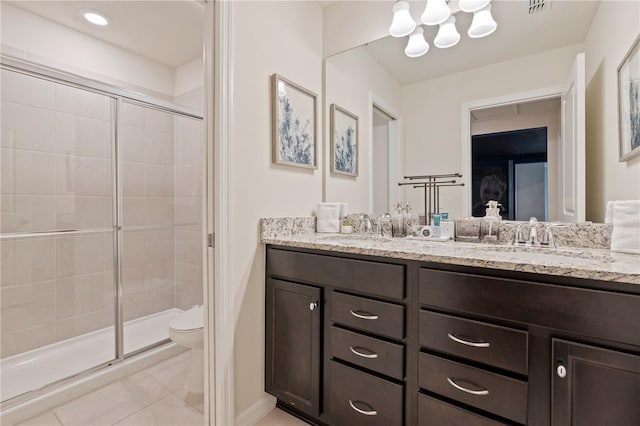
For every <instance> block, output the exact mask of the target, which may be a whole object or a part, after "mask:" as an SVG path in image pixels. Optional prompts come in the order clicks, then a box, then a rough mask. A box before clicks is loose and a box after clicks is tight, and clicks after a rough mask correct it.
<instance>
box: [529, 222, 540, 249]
mask: <svg viewBox="0 0 640 426" xmlns="http://www.w3.org/2000/svg"><path fill="white" fill-rule="evenodd" d="M537 225H538V219H536V218H535V217H532V218H530V219H529V240H528V241H527V244H531V245H535V246H537V245H539V244H540V242H538V226H537Z"/></svg>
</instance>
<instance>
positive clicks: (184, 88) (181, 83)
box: [173, 58, 204, 97]
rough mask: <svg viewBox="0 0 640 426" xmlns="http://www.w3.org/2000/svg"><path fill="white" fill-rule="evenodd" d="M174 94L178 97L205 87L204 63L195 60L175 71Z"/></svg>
mask: <svg viewBox="0 0 640 426" xmlns="http://www.w3.org/2000/svg"><path fill="white" fill-rule="evenodd" d="M173 75H174V78H173V86H174V87H173V94H174V96H176V97H178V96H180V95H183V94H185V93H187V92H190V91H192V90H194V89H199V88H201V87H203V86H204V62H203V60H202V58H195V59H194V60H192V61H190V62H187V63H186V64H183V65H181V66H179V67H178V68H176V69H174V70H173Z"/></svg>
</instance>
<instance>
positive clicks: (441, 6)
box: [422, 0, 451, 25]
mask: <svg viewBox="0 0 640 426" xmlns="http://www.w3.org/2000/svg"><path fill="white" fill-rule="evenodd" d="M449 16H451V9H449V6H447V1H446V0H427V6H426V7H425V8H424V12H423V13H422V23H423V24H425V25H438V24H441V23H443V22H444V21H446V20H447V18H448V17H449Z"/></svg>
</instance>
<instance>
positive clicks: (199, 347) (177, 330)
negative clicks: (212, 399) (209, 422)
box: [169, 305, 204, 393]
mask: <svg viewBox="0 0 640 426" xmlns="http://www.w3.org/2000/svg"><path fill="white" fill-rule="evenodd" d="M169 337H170V338H171V340H173V341H174V342H176V343H177V344H179V345H181V346H184V347H186V348H189V349H190V352H191V355H190V357H189V363H188V366H187V380H186V387H187V391H188V392H190V393H203V392H204V359H203V349H204V310H203V308H202V305H200V306H194V307H193V308H191V309H189V310H186V311H184V312H182V313H181V314H179V315H178V316H177V317H176V318H174V320H173V321H171V324H170V325H169Z"/></svg>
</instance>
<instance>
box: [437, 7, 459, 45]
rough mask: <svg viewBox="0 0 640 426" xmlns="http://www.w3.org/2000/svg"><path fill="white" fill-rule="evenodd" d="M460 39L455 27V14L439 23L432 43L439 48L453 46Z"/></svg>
mask: <svg viewBox="0 0 640 426" xmlns="http://www.w3.org/2000/svg"><path fill="white" fill-rule="evenodd" d="M459 41H460V33H458V30H457V29H456V18H455V16H453V15H451V16H449V19H447V20H446V21H444V22H443V23H442V24H440V29H439V30H438V35H436V38H435V39H433V44H435V46H436V47H438V48H440V49H446V48H448V47H453V46H455V45H456V44H458V42H459Z"/></svg>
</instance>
